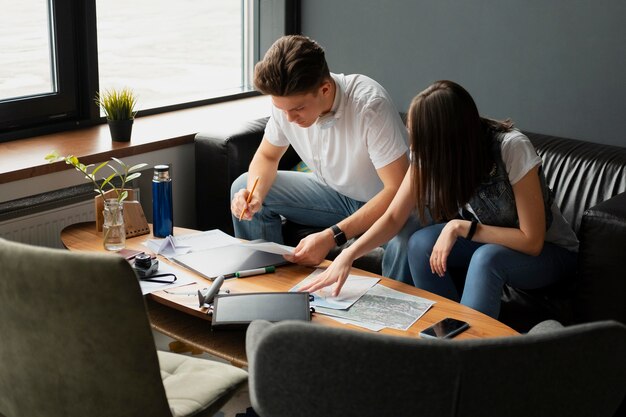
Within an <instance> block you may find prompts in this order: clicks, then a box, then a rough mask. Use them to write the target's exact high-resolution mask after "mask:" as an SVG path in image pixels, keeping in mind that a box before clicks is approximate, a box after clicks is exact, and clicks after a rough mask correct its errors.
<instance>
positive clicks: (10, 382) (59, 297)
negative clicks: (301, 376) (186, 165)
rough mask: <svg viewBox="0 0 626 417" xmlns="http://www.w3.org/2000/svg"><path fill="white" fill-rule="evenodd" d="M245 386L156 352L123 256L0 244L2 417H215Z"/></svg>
mask: <svg viewBox="0 0 626 417" xmlns="http://www.w3.org/2000/svg"><path fill="white" fill-rule="evenodd" d="M246 379H247V373H246V372H245V371H243V370H241V369H239V368H235V367H234V366H230V365H226V364H222V363H218V362H213V361H208V360H204V359H199V358H193V357H188V356H183V355H177V354H173V353H170V352H157V351H156V348H155V345H154V340H153V337H152V332H151V329H150V324H149V322H148V317H147V314H146V310H145V304H144V300H143V297H142V295H141V291H140V288H139V283H138V281H137V278H136V276H135V274H134V272H133V271H132V269H131V267H130V265H129V264H128V263H127V262H126V260H124V259H123V258H122V257H121V256H119V257H118V256H115V255H104V254H100V255H97V254H80V253H73V252H68V251H64V250H56V249H45V248H38V247H34V246H28V245H23V244H18V243H13V242H9V241H6V240H3V239H0V416H2V415H4V416H6V417H21V416H28V417H37V416H42V417H85V416H89V417H99V416H102V417H105V416H107V417H113V416H115V417H120V416H132V417H136V416H151V417H159V416H169V417H171V416H212V415H213V414H214V413H215V412H216V411H217V410H218V409H219V408H220V406H221V405H223V403H225V401H226V400H227V399H228V398H229V397H230V396H231V395H232V394H233V393H234V392H235V391H236V389H237V388H238V387H239V386H241V385H243V384H245V382H246Z"/></svg>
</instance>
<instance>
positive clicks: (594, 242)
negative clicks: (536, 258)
mask: <svg viewBox="0 0 626 417" xmlns="http://www.w3.org/2000/svg"><path fill="white" fill-rule="evenodd" d="M578 237H579V239H580V252H579V256H578V274H579V275H578V278H579V283H578V284H579V287H578V290H577V297H576V305H577V314H578V318H579V320H580V321H596V320H605V319H613V320H619V321H621V322H622V323H626V275H625V274H624V269H625V267H626V259H625V257H624V254H625V252H624V248H626V193H621V194H618V195H616V196H614V197H612V198H610V199H608V200H606V201H604V202H602V203H600V204H598V205H596V206H594V207H592V208H590V209H588V210H587V211H585V213H584V215H583V219H582V222H581V226H580V230H579V233H578Z"/></svg>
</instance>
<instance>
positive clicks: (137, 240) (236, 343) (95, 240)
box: [61, 222, 518, 366]
mask: <svg viewBox="0 0 626 417" xmlns="http://www.w3.org/2000/svg"><path fill="white" fill-rule="evenodd" d="M187 233H197V231H196V230H192V229H184V228H179V227H176V228H174V234H175V235H183V234H187ZM152 238H153V236H152V234H148V235H143V236H137V237H133V238H130V239H127V240H126V247H127V248H129V249H137V250H143V251H147V247H146V246H144V245H143V242H145V241H146V240H148V239H152ZM61 241H62V242H63V244H64V245H65V247H66V248H67V249H69V250H73V251H87V252H106V251H105V250H104V248H103V247H102V233H101V232H97V231H96V226H95V223H94V222H87V223H77V224H74V225H71V226H68V227H66V228H65V229H64V230H63V231H62V233H61ZM111 256H118V255H116V254H113V253H112V254H111ZM159 261H160V262H165V263H168V264H170V265H172V266H173V267H175V268H182V267H181V266H179V265H177V264H176V263H173V262H170V261H168V260H167V259H165V258H163V257H159ZM329 263H330V262H328V261H324V263H322V264H321V265H320V267H324V266H327V265H328V264H329ZM313 270H314V269H313V268H310V267H305V266H300V265H286V266H281V267H279V268H277V270H276V272H275V273H273V274H266V275H259V276H254V277H249V278H245V279H231V280H227V281H226V282H225V283H224V285H223V286H222V289H228V290H230V292H231V293H238V292H269V291H288V290H289V289H290V288H292V287H293V286H294V285H295V284H297V283H298V282H300V281H301V280H302V279H304V278H305V277H306V276H308V275H309V274H310V273H311V272H313ZM187 272H189V271H188V270H187ZM353 273H354V274H355V275H363V276H371V277H377V278H380V284H382V285H385V286H387V287H389V288H393V289H395V290H398V291H402V292H404V293H407V294H413V295H417V296H419V297H423V298H427V299H429V300H432V301H436V303H435V304H434V305H433V306H432V307H431V308H430V309H429V310H428V311H427V312H426V313H425V314H424V315H423V316H422V317H421V318H420V319H419V320H417V321H416V322H415V323H414V324H413V326H412V327H411V328H410V329H409V330H408V331H402V330H397V329H389V328H385V329H383V330H381V331H380V332H379V333H384V334H391V335H396V336H403V337H419V336H418V334H419V332H420V331H421V330H423V329H425V328H426V327H428V326H430V325H432V324H433V323H436V322H438V321H439V320H442V319H444V318H446V317H452V318H456V319H459V320H464V321H466V322H468V323H469V325H470V328H469V329H468V330H466V331H465V332H463V333H461V334H460V335H459V336H457V339H477V338H485V337H497V336H512V335H517V334H518V333H517V332H516V331H515V330H513V329H511V328H510V327H508V326H506V325H505V324H503V323H500V322H499V321H497V320H495V319H493V318H491V317H489V316H486V315H484V314H482V313H480V312H478V311H476V310H473V309H471V308H469V307H465V306H463V305H461V304H459V303H456V302H454V301H451V300H448V299H446V298H443V297H440V296H438V295H435V294H432V293H430V292H428V291H424V290H420V289H418V288H415V287H413V286H410V285H406V284H403V283H401V282H398V281H395V280H392V279H388V278H384V277H381V276H380V275H376V274H373V273H371V272H367V271H363V270H360V269H356V268H354V269H353ZM193 275H194V277H195V278H196V283H194V284H190V285H186V286H182V287H176V288H172V289H171V290H168V291H158V292H154V293H151V294H149V295H147V296H146V305H147V309H148V315H149V317H150V323H151V324H152V327H153V328H154V329H155V330H157V331H159V332H161V333H164V334H166V335H168V336H170V337H172V338H174V339H176V340H180V341H182V342H184V343H186V344H188V345H190V346H191V347H194V348H197V349H200V350H202V351H205V352H208V353H210V354H212V355H215V356H217V357H220V358H223V359H226V360H228V361H230V362H231V363H232V364H234V365H236V366H246V365H247V359H246V353H245V331H241V330H216V331H212V330H211V326H210V316H208V315H207V314H206V311H205V310H203V309H200V308H199V307H198V297H197V295H196V294H197V290H198V289H202V288H207V287H209V286H210V285H211V282H210V281H209V280H207V279H205V278H203V277H202V276H200V275H197V274H193ZM312 321H313V322H314V323H319V324H322V325H325V326H334V327H344V328H352V329H357V330H360V331H368V330H364V329H363V328H360V327H356V326H352V325H349V324H341V323H339V322H337V321H335V320H333V319H331V318H329V317H327V316H324V315H321V314H315V313H314V314H313V319H312Z"/></svg>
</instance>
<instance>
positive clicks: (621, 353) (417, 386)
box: [247, 321, 626, 417]
mask: <svg viewBox="0 0 626 417" xmlns="http://www.w3.org/2000/svg"><path fill="white" fill-rule="evenodd" d="M555 327H556V326H555V325H554V323H546V324H542V325H540V326H538V327H536V328H535V329H533V331H532V332H530V333H529V334H527V335H523V336H517V337H502V338H492V339H481V340H424V339H418V338H415V339H409V338H400V337H394V336H386V335H379V334H372V333H366V332H360V331H350V330H345V329H337V328H329V327H322V326H318V325H315V324H311V323H308V324H305V323H298V322H282V323H279V324H270V323H268V322H261V321H256V322H253V323H252V325H251V326H250V327H249V328H248V332H247V353H248V361H249V370H248V372H249V387H250V395H251V401H252V406H253V407H254V410H255V411H256V412H257V413H258V414H259V415H260V416H262V417H283V416H284V417H287V416H294V415H297V416H300V417H318V416H319V417H322V416H324V417H327V416H341V417H349V416H355V417H356V416H358V417H367V416H372V417H374V416H376V417H380V416H394V417H401V416H432V417H445V416H481V417H489V416H498V417H502V416H507V417H515V416H520V417H522V416H523V417H528V416H567V417H576V416H581V417H582V416H585V417H588V416H595V417H603V416H607V417H608V416H612V415H613V413H615V411H616V410H617V408H618V407H619V405H620V402H621V401H622V399H623V398H624V394H625V393H626V383H625V382H626V355H625V352H626V326H624V325H622V324H619V323H617V322H610V321H608V322H597V323H592V324H584V325H577V326H572V327H565V328H555ZM558 327H560V326H558Z"/></svg>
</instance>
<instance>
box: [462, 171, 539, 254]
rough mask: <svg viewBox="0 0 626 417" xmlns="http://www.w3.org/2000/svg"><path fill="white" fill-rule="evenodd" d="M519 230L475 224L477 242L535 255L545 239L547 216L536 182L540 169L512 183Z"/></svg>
mask: <svg viewBox="0 0 626 417" xmlns="http://www.w3.org/2000/svg"><path fill="white" fill-rule="evenodd" d="M513 195H514V196H515V205H516V207H517V217H518V219H519V229H516V228H511V227H497V226H483V225H478V228H477V230H476V233H475V234H474V239H473V240H475V241H477V242H483V243H497V244H500V245H502V246H506V247H507V248H511V249H514V250H517V251H519V252H523V253H526V254H528V255H533V256H537V255H539V253H541V250H542V249H543V243H544V240H545V237H546V214H545V208H544V201H543V194H542V192H541V183H540V180H539V166H536V167H534V168H533V169H531V170H530V171H528V173H527V174H526V175H524V176H523V177H522V179H521V180H519V181H518V182H516V183H515V184H513Z"/></svg>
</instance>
